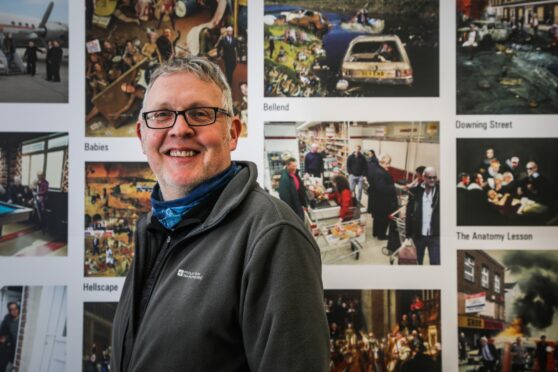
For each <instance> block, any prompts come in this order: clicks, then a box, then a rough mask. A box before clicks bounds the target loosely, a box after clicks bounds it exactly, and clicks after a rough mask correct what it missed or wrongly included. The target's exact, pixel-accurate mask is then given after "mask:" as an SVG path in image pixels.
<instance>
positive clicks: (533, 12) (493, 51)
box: [456, 0, 558, 115]
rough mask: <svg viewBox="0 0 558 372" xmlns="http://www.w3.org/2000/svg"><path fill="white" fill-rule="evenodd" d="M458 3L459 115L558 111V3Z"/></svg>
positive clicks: (464, 0) (459, 0)
mask: <svg viewBox="0 0 558 372" xmlns="http://www.w3.org/2000/svg"><path fill="white" fill-rule="evenodd" d="M456 7H457V20H456V27H457V35H456V39H457V42H456V46H457V51H456V56H457V57H456V69H457V114H458V115H487V114H494V115H501V114H502V115H513V114H518V115H519V114H523V115H524V114H556V113H558V90H557V89H556V88H557V87H558V2H557V1H554V0H552V1H534V0H527V1H502V0H474V1H471V0H456Z"/></svg>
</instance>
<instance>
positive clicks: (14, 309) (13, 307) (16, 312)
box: [9, 304, 19, 319]
mask: <svg viewBox="0 0 558 372" xmlns="http://www.w3.org/2000/svg"><path fill="white" fill-rule="evenodd" d="M9 311H10V316H11V317H12V318H14V319H15V318H17V317H18V316H19V309H18V307H17V305H16V304H12V305H10V307H9Z"/></svg>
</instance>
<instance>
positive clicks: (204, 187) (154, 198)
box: [151, 162, 240, 230]
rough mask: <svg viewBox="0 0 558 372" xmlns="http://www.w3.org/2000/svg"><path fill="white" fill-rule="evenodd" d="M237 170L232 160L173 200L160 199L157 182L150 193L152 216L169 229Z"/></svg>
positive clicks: (228, 179)
mask: <svg viewBox="0 0 558 372" xmlns="http://www.w3.org/2000/svg"><path fill="white" fill-rule="evenodd" d="M239 170H240V168H239V167H238V165H236V163H234V162H233V163H232V164H231V166H230V167H229V168H228V169H227V170H225V171H223V172H221V173H219V174H218V175H216V176H215V177H213V178H211V179H209V180H207V181H205V182H204V183H202V184H200V185H198V186H196V187H195V188H194V189H193V190H192V191H190V193H189V194H188V195H186V196H185V197H183V198H180V199H175V200H168V201H165V200H161V193H160V192H159V184H157V185H156V186H155V188H154V189H153V192H152V193H151V210H152V211H153V216H155V218H157V219H158V220H159V222H160V223H161V224H162V225H163V226H165V227H166V228H167V229H169V230H171V229H172V228H173V227H175V226H176V225H177V224H178V223H179V222H180V220H181V219H182V216H184V215H185V214H186V213H188V211H190V210H191V209H192V208H194V207H195V206H196V205H198V204H200V203H201V202H202V201H203V200H204V199H205V198H206V197H208V196H209V195H211V193H212V192H213V191H215V190H217V189H218V188H220V187H222V186H224V185H226V184H227V183H228V182H229V181H230V180H231V178H233V177H234V175H235V174H236V172H238V171H239Z"/></svg>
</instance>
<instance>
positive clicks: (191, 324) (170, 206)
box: [110, 56, 329, 372]
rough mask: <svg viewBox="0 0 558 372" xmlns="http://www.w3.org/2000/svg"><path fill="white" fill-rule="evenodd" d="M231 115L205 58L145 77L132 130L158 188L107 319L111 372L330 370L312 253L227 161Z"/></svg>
mask: <svg viewBox="0 0 558 372" xmlns="http://www.w3.org/2000/svg"><path fill="white" fill-rule="evenodd" d="M232 109H233V104H232V95H231V90H230V87H229V86H228V84H227V81H226V77H225V76H224V74H223V73H222V72H221V70H220V68H219V67H218V66H217V65H215V64H213V63H211V62H209V61H208V60H206V59H204V58H201V57H196V56H189V57H187V58H184V59H180V58H175V59H174V60H173V61H172V63H170V64H163V65H161V66H159V67H158V68H157V70H155V71H154V73H153V75H152V76H151V81H150V85H149V86H148V88H147V90H146V94H145V99H144V102H143V108H142V113H141V114H140V117H139V118H138V121H137V124H136V131H137V135H138V137H139V139H140V142H141V147H142V150H143V152H144V154H145V155H146V157H147V160H148V163H149V166H150V168H151V170H152V171H153V173H154V174H155V176H156V177H157V184H156V185H155V187H154V189H153V192H152V195H151V204H152V210H151V212H149V213H148V214H147V215H145V216H143V217H142V218H141V219H140V220H139V221H138V224H137V228H136V231H135V236H134V241H135V253H134V261H133V263H132V265H131V268H130V271H129V273H128V276H127V278H126V281H125V283H124V286H123V288H122V295H121V298H120V302H119V304H118V307H117V310H116V315H115V318H114V321H113V329H112V332H113V336H112V358H111V368H110V370H111V371H112V372H125V371H191V370H199V371H224V370H238V371H248V370H250V371H270V370H278V371H292V370H298V371H327V370H328V364H329V331H328V324H327V319H326V316H325V310H324V306H323V287H322V282H321V262H320V252H319V248H318V246H317V245H316V243H315V241H314V238H313V237H312V236H311V235H310V233H309V231H308V229H307V228H306V227H305V226H304V225H303V223H302V221H301V220H300V218H298V217H297V216H296V214H295V213H293V212H292V210H291V209H290V208H289V207H288V206H287V205H286V204H285V203H283V202H282V201H280V200H279V199H277V198H273V197H272V196H271V195H269V194H268V193H267V192H265V191H264V190H263V189H261V188H260V187H259V186H258V184H257V181H256V180H257V168H256V166H255V164H253V163H250V162H245V161H234V162H233V161H232V160H231V152H232V151H234V150H235V149H236V146H237V143H238V137H239V133H240V131H241V122H240V120H239V119H238V118H237V117H234V116H232ZM309 345H311V347H312V352H311V353H308V346H309Z"/></svg>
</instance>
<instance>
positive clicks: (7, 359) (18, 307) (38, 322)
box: [0, 286, 68, 372]
mask: <svg viewBox="0 0 558 372" xmlns="http://www.w3.org/2000/svg"><path fill="white" fill-rule="evenodd" d="M67 292H68V291H67V288H66V287H65V286H3V287H0V317H1V318H0V319H2V323H0V371H2V372H6V371H37V372H49V371H66V355H67V346H66V345H67V343H68V342H67V341H68V340H67V313H68V309H67V296H68V294H67Z"/></svg>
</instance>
